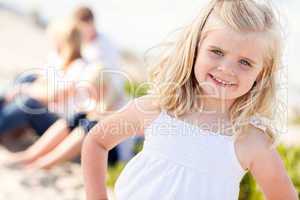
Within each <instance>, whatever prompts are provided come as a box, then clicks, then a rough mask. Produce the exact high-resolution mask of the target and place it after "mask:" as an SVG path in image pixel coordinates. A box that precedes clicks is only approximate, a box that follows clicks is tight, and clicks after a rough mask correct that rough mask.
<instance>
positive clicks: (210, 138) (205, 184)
mask: <svg viewBox="0 0 300 200" xmlns="http://www.w3.org/2000/svg"><path fill="white" fill-rule="evenodd" d="M245 173H246V171H245V170H244V169H243V168H242V167H241V165H240V163H239V161H238V159H237V157H236V153H235V147H234V138H233V137H232V136H226V135H220V134H216V133H213V132H210V131H206V130H203V129H201V128H200V127H198V126H196V125H193V124H190V123H187V122H184V121H182V120H179V119H176V118H174V117H171V116H170V115H168V114H167V113H166V112H165V111H162V112H161V113H160V115H159V116H158V117H157V118H156V119H155V120H154V121H153V122H152V123H151V124H150V125H149V126H148V127H147V128H146V129H145V141H144V146H143V149H142V151H141V152H139V153H138V154H137V155H136V156H135V157H134V158H132V159H131V160H130V161H129V162H128V163H127V165H126V166H125V168H124V170H123V171H122V173H121V174H120V176H119V178H118V179H117V182H116V184H115V189H114V192H115V197H116V199H117V200H155V199H159V200H185V199H186V200H196V199H197V200H199V199H200V200H221V199H222V200H235V199H238V195H239V186H240V181H241V179H242V177H243V176H244V174H245Z"/></svg>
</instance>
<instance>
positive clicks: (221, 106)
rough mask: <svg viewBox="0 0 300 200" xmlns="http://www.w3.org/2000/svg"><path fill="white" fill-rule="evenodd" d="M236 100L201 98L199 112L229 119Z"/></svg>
mask: <svg viewBox="0 0 300 200" xmlns="http://www.w3.org/2000/svg"><path fill="white" fill-rule="evenodd" d="M233 102H234V99H229V100H227V99H223V100H222V99H217V98H211V97H205V98H201V101H200V103H199V104H198V108H197V109H198V111H201V113H207V114H212V115H217V116H220V117H221V116H223V117H224V118H227V117H228V118H229V109H230V106H231V105H232V104H233Z"/></svg>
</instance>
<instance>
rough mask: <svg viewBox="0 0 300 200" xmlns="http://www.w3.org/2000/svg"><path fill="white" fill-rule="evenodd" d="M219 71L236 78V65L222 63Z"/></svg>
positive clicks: (227, 62)
mask: <svg viewBox="0 0 300 200" xmlns="http://www.w3.org/2000/svg"><path fill="white" fill-rule="evenodd" d="M217 70H220V71H222V72H223V73H225V74H228V75H232V76H234V74H235V73H234V63H233V62H230V61H224V62H222V63H220V65H219V66H218V67H217Z"/></svg>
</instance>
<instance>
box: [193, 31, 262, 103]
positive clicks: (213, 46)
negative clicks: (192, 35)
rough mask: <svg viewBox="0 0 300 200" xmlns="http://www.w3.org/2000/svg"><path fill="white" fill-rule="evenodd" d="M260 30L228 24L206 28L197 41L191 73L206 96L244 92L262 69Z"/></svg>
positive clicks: (229, 97)
mask: <svg viewBox="0 0 300 200" xmlns="http://www.w3.org/2000/svg"><path fill="white" fill-rule="evenodd" d="M264 47H265V45H264V42H263V39H262V36H261V35H260V34H259V33H238V32H235V31H233V30H231V29H229V28H227V27H223V28H220V29H214V30H211V31H208V32H207V34H206V35H205V36H204V37H203V39H202V41H201V42H200V43H199V47H198V55H197V59H196V62H195V67H194V73H195V76H196V79H197V81H198V83H199V84H200V86H201V88H202V89H203V92H204V95H205V96H206V97H213V98H223V99H227V100H229V99H230V100H233V99H235V98H237V97H240V96H242V95H243V94H245V93H247V92H248V91H249V90H250V89H251V88H252V86H253V84H254V81H255V80H256V78H257V76H258V74H259V72H260V71H261V70H262V68H263V56H264V55H265V48H264Z"/></svg>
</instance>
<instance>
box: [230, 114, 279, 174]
mask: <svg viewBox="0 0 300 200" xmlns="http://www.w3.org/2000/svg"><path fill="white" fill-rule="evenodd" d="M267 128H269V126H268V125H267V119H266V118H262V117H258V116H253V117H251V118H250V120H249V126H248V129H247V131H246V133H241V136H240V137H238V138H237V140H236V144H235V146H236V151H237V154H238V155H237V156H238V157H239V160H240V162H241V165H242V166H243V167H244V168H245V169H249V168H250V166H251V165H252V163H253V162H255V160H256V158H257V156H258V155H262V154H263V153H266V152H269V151H271V150H272V147H273V146H272V144H273V138H272V137H270V135H268V133H267V131H266V130H267Z"/></svg>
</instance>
